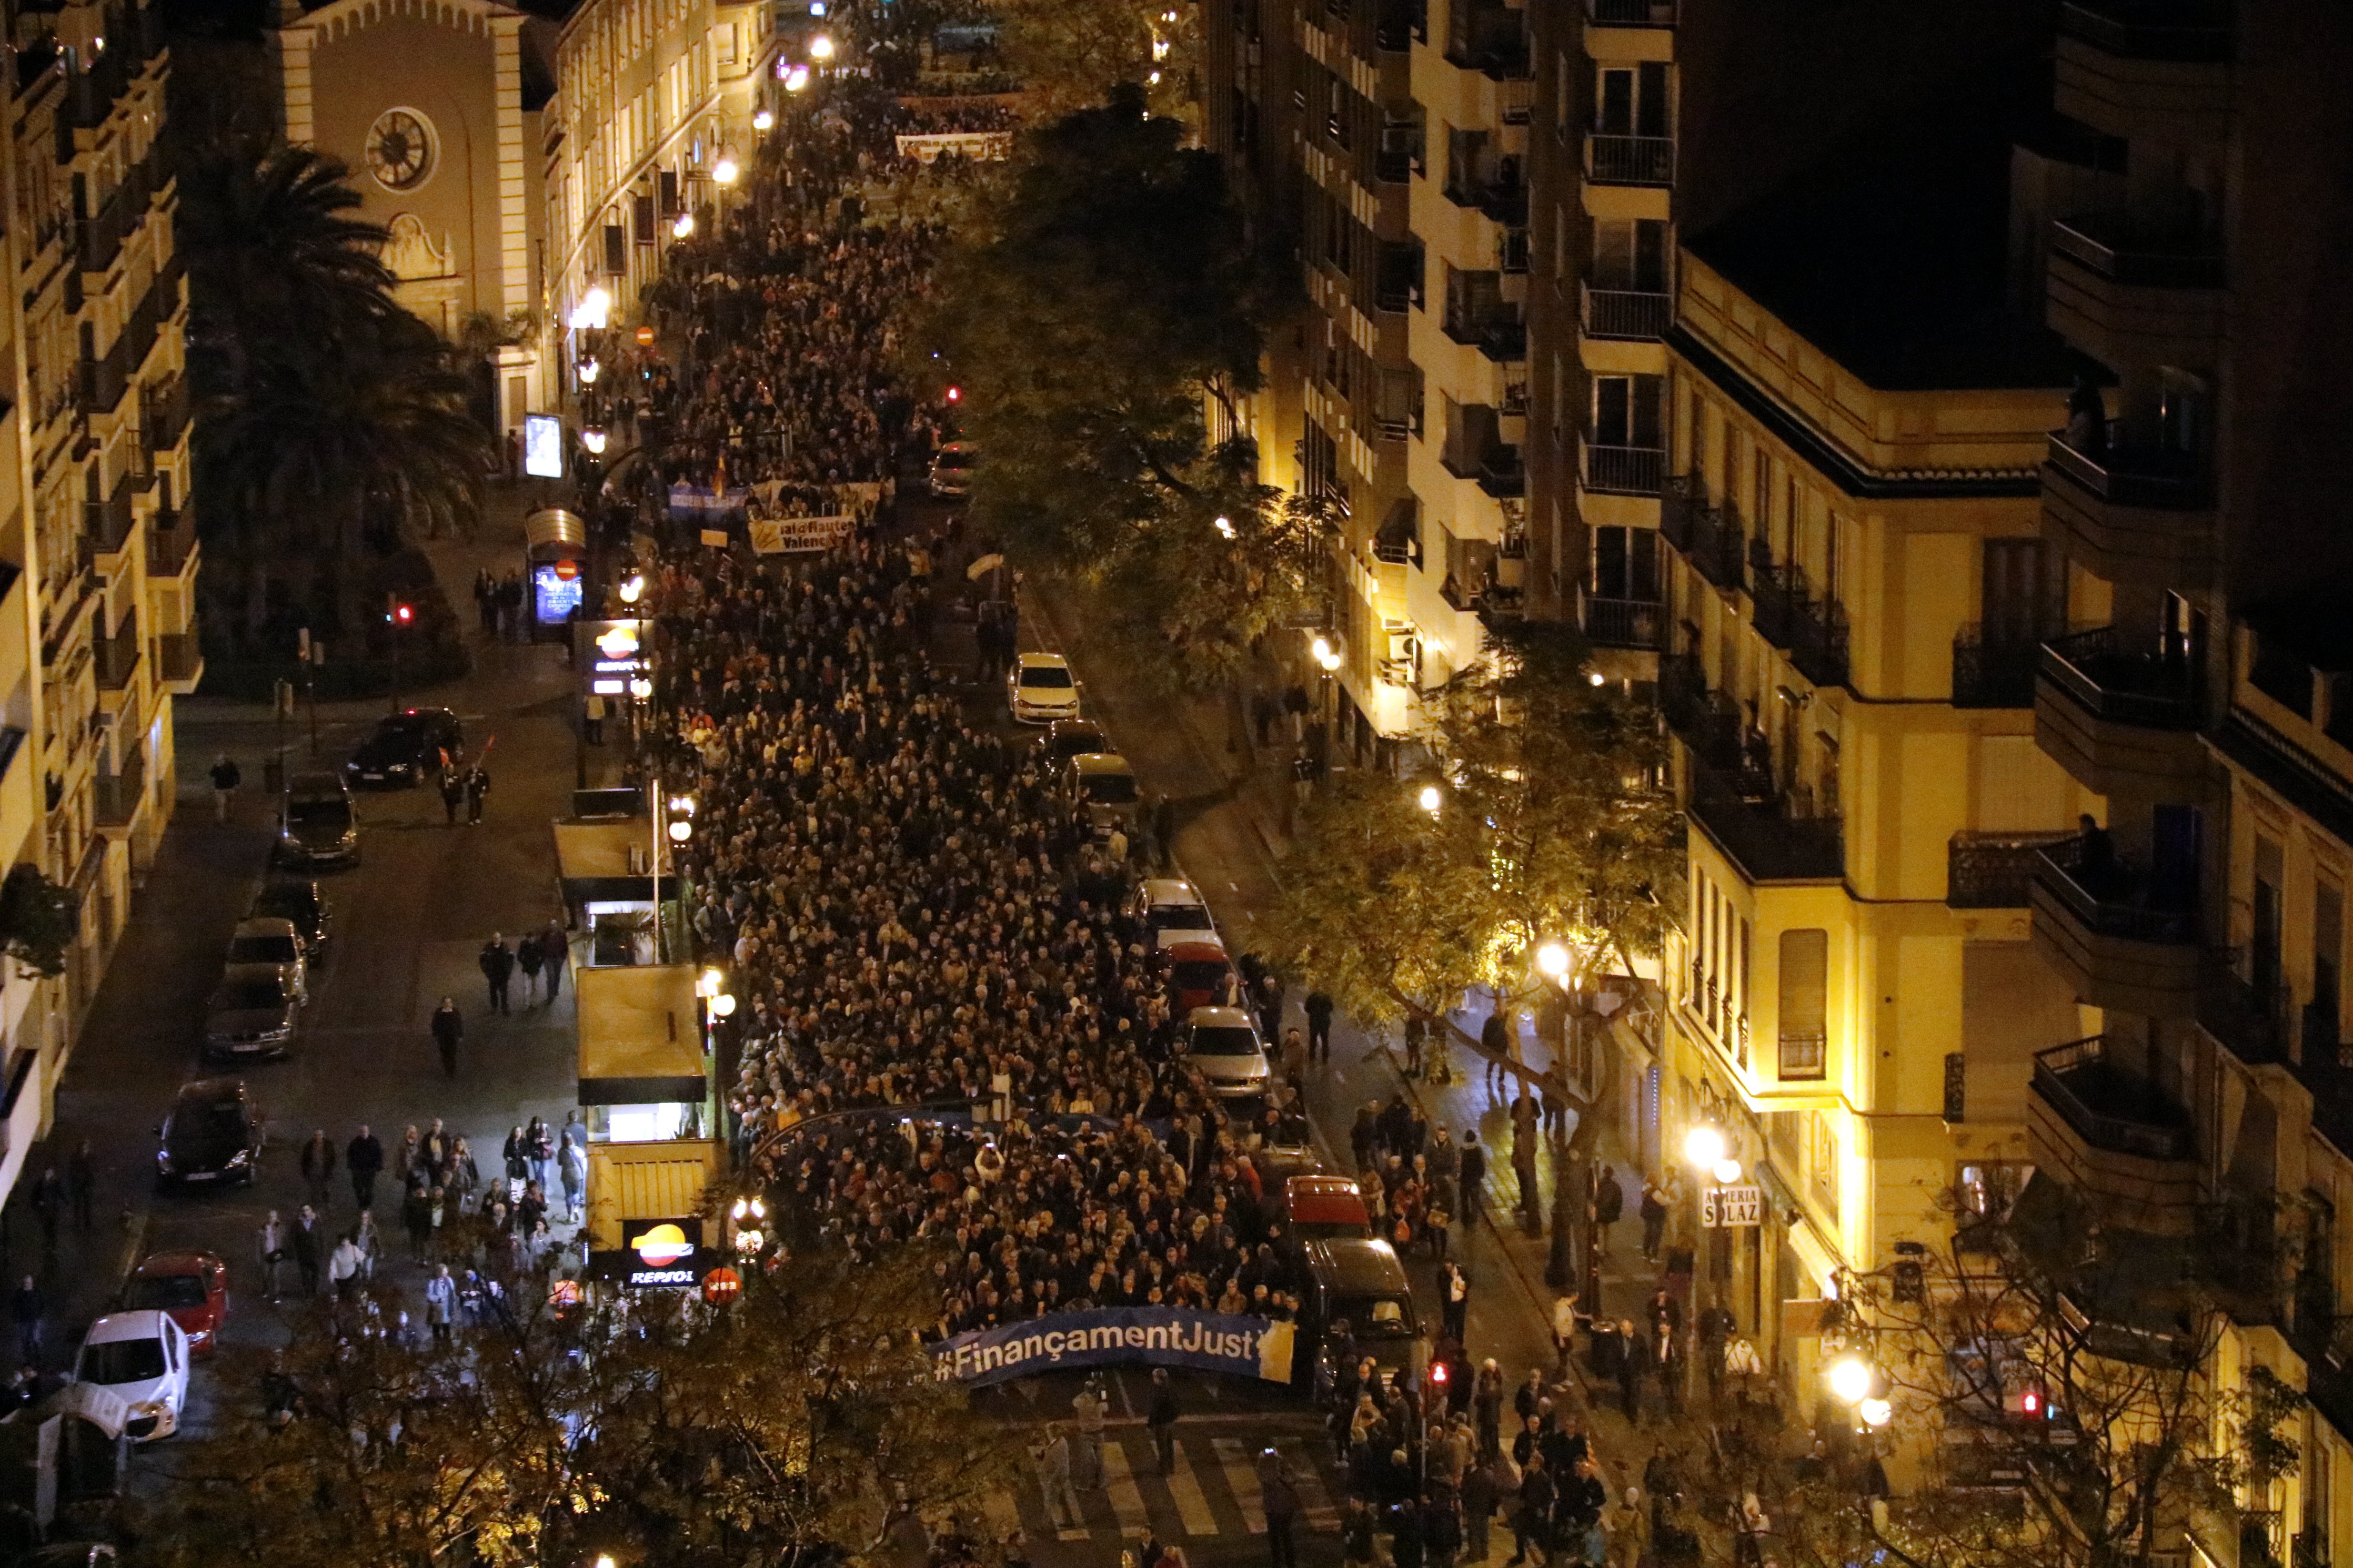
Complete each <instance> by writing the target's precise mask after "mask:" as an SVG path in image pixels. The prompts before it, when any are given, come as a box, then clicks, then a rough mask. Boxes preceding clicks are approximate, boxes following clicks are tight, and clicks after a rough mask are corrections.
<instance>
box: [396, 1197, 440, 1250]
mask: <svg viewBox="0 0 2353 1568" xmlns="http://www.w3.org/2000/svg"><path fill="white" fill-rule="evenodd" d="M437 1190H438V1189H436V1188H431V1187H427V1185H426V1184H424V1183H422V1182H411V1183H410V1184H409V1185H408V1194H407V1195H406V1197H404V1198H402V1199H401V1200H400V1226H401V1228H402V1229H403V1230H406V1232H408V1261H410V1262H411V1263H424V1262H426V1261H427V1258H428V1256H429V1254H428V1252H427V1249H428V1248H429V1247H431V1246H432V1245H433V1194H434V1192H435V1191H437Z"/></svg>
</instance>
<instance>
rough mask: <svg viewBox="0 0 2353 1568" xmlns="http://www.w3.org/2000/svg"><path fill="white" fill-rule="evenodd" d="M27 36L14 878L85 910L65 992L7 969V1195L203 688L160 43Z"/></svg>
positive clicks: (9, 475) (52, 24)
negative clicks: (185, 718)
mask: <svg viewBox="0 0 2353 1568" xmlns="http://www.w3.org/2000/svg"><path fill="white" fill-rule="evenodd" d="M10 20H11V26H12V29H13V33H14V37H15V43H16V62H15V63H16V73H15V76H14V79H13V80H12V82H11V84H10V86H11V89H12V96H11V100H10V106H9V118H8V121H7V127H6V132H7V134H6V140H5V144H0V145H4V146H5V163H6V180H7V187H8V188H7V203H8V208H9V217H10V221H9V223H8V226H7V230H8V233H7V241H6V247H5V257H6V258H7V264H8V266H9V267H10V268H11V270H12V272H13V275H14V276H15V277H16V280H17V287H16V289H12V290H11V298H10V300H9V304H8V308H7V310H6V312H5V317H0V321H5V328H0V331H5V332H6V333H7V334H8V335H9V337H10V339H11V342H10V343H9V345H8V355H7V358H6V360H5V362H0V374H6V375H8V376H9V377H10V378H11V379H10V386H9V391H8V394H7V397H6V402H7V404H8V409H7V414H6V418H5V426H6V444H5V446H0V454H5V461H0V492H5V511H6V515H7V518H8V521H7V522H6V523H5V534H0V539H4V540H5V543H0V561H5V575H6V577H7V579H8V581H7V585H6V588H5V595H0V686H5V689H6V690H7V693H8V695H7V697H6V699H5V715H0V753H5V755H0V854H5V861H6V864H8V865H10V866H15V865H20V864H31V865H37V866H38V867H40V868H42V869H43V870H44V872H45V873H46V874H47V875H48V876H49V877H50V878H51V879H53V880H55V881H57V882H58V883H61V884H63V885H66V886H68V887H69V888H71V889H73V891H74V893H75V894H76V896H77V897H78V899H79V908H80V921H81V925H80V931H79V940H78V941H77V942H74V943H73V945H72V946H71V948H70V949H69V952H68V954H67V968H66V972H65V973H64V975H63V976H61V977H60V978H59V979H58V980H56V981H50V982H32V981H27V980H26V979H24V978H23V977H22V976H21V975H19V974H18V973H17V972H16V969H17V966H16V965H14V964H7V965H0V969H5V971H6V973H5V980H0V1022H5V1031H6V1037H7V1040H8V1043H9V1046H10V1047H11V1049H10V1052H9V1054H8V1065H7V1068H6V1071H7V1080H6V1085H5V1101H0V1105H5V1110H0V1116H5V1125H6V1142H5V1154H0V1187H5V1185H6V1184H10V1183H13V1181H14V1178H15V1174H16V1165H17V1163H18V1162H19V1161H21V1159H22V1151H23V1150H24V1149H25V1148H26V1145H27V1144H28V1143H29V1142H31V1140H32V1138H33V1137H34V1136H35V1135H36V1134H37V1131H38V1130H39V1129H40V1128H41V1127H42V1126H43V1125H45V1124H46V1122H47V1116H48V1108H49V1104H50V1100H51V1095H52V1092H53V1090H54V1088H55V1084H56V1081H57V1079H58V1075H59V1073H60V1072H61V1071H62V1070H63V1068H64V1065H65V1060H66V1058H67V1056H68V1054H69V1052H70V1050H71V1048H72V1044H73V1039H74V1032H75V1029H76V1027H77V1026H78V1023H79V1018H80V1016H81V1015H82V1012H83V1010H84V1008H85V1007H86V1006H87V1005H88V1003H89V1001H90V997H91V995H92V994H94V993H95V991H96V990H97V987H98V984H99V981H100V978H101V977H102V976H103V974H104V973H105V968H106V963H107V960H108V957H109V955H110V954H111V952H112V951H113V947H114V943H115V941H116V939H117V937H119V936H120V934H121V930H122V926H123V923H124V921H125V920H126V919H127V918H128V916H129V913H130V909H131V900H132V889H134V887H135V886H136V885H137V883H138V882H139V881H140V879H142V873H143V872H144V870H145V868H146V867H147V866H148V865H149V864H150V863H151V862H152V860H153V857H154V853H155V848H156V845H157V843H158V841H159V840H160V839H161V837H162V836H163V832H164V826H165V825H166V824H167V823H168V822H169V820H170V818H171V815H172V810H173V806H174V800H175V798H176V786H175V784H174V754H173V730H172V700H173V698H174V696H175V695H181V696H184V695H185V694H187V693H188V692H190V691H192V690H194V689H195V683H196V680H197V679H198V678H199V676H200V675H201V674H202V672H203V661H202V658H201V656H200V655H199V654H198V652H197V647H196V636H195V622H194V616H195V572H196V569H197V564H198V559H199V555H200V552H199V550H198V548H197V544H196V539H195V521H194V518H193V517H192V515H191V514H190V511H189V510H188V431H189V424H190V419H189V397H188V391H187V385H186V382H185V344H184V341H183V333H184V330H185V322H186V315H187V311H186V292H185V284H184V280H183V278H182V272H181V268H180V265H179V263H178V261H177V259H176V257H175V254H174V247H173V237H172V228H173V216H174V210H175V206H176V201H177V189H176V185H175V183H174V178H173V175H172V172H171V168H170V165H169V164H168V163H167V162H166V161H165V158H164V136H165V134H166V131H165V120H164V83H165V79H166V77H167V75H168V73H169V69H170V55H169V52H168V50H167V49H166V47H165V46H164V29H163V19H162V16H161V14H160V13H159V12H157V11H155V10H153V9H151V8H149V7H148V6H146V5H135V4H115V5H97V4H71V5H63V6H57V7H50V8H46V9H33V8H28V7H19V8H13V9H12V11H11V13H10ZM19 639H21V641H20V640H19ZM36 780H37V784H36Z"/></svg>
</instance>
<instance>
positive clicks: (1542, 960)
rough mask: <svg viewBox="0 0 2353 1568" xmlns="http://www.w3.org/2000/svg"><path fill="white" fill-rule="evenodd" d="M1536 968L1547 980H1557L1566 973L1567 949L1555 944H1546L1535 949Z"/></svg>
mask: <svg viewBox="0 0 2353 1568" xmlns="http://www.w3.org/2000/svg"><path fill="white" fill-rule="evenodd" d="M1536 968H1537V969H1538V970H1539V971H1541V972H1542V973H1543V974H1544V977H1545V978H1546V979H1547V980H1558V979H1559V978H1560V977H1561V976H1562V975H1564V974H1567V973H1568V949H1567V948H1565V947H1563V946H1561V944H1560V943H1558V942H1546V943H1545V944H1544V945H1543V946H1542V947H1540V948H1538V949H1536Z"/></svg>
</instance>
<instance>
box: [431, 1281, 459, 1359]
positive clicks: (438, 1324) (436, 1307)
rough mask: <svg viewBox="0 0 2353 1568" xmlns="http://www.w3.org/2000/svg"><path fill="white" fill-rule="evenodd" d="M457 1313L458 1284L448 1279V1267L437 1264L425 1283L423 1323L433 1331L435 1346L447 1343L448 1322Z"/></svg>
mask: <svg viewBox="0 0 2353 1568" xmlns="http://www.w3.org/2000/svg"><path fill="white" fill-rule="evenodd" d="M457 1312H458V1282H457V1281H456V1280H455V1279H450V1278H449V1266H448V1264H446V1263H438V1264H435V1265H434V1267H433V1278H432V1279H427V1281H426V1282H425V1321H426V1323H427V1326H428V1327H430V1328H431V1329H432V1331H433V1340H434V1342H435V1343H437V1344H445V1345H446V1344H448V1342H449V1322H450V1320H451V1319H452V1318H454V1317H456V1316H457Z"/></svg>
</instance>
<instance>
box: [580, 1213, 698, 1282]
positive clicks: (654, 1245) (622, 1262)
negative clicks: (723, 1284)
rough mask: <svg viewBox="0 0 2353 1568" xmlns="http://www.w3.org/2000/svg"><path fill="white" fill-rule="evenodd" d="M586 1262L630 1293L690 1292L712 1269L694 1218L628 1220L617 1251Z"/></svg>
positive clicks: (693, 1216) (596, 1256)
mask: <svg viewBox="0 0 2353 1568" xmlns="http://www.w3.org/2000/svg"><path fill="white" fill-rule="evenodd" d="M589 1262H590V1264H591V1266H592V1267H593V1268H595V1269H596V1272H597V1273H599V1274H602V1275H605V1276H607V1278H610V1279H618V1280H619V1281H620V1282H621V1283H622V1284H623V1285H624V1286H626V1287H627V1288H628V1289H632V1290H654V1289H680V1290H684V1289H693V1288H695V1287H697V1286H699V1285H701V1284H702V1276H703V1275H704V1274H705V1273H706V1272H707V1271H708V1270H709V1269H710V1268H711V1266H712V1260H711V1259H710V1258H706V1257H705V1256H704V1255H703V1251H702V1218H701V1217H700V1216H699V1215H685V1216H683V1217H682V1218H678V1219H633V1220H629V1221H628V1222H627V1223H626V1224H624V1225H623V1226H622V1227H621V1246H620V1248H619V1249H618V1250H617V1251H613V1252H598V1253H596V1254H594V1255H593V1256H592V1257H591V1258H590V1259H589Z"/></svg>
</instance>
